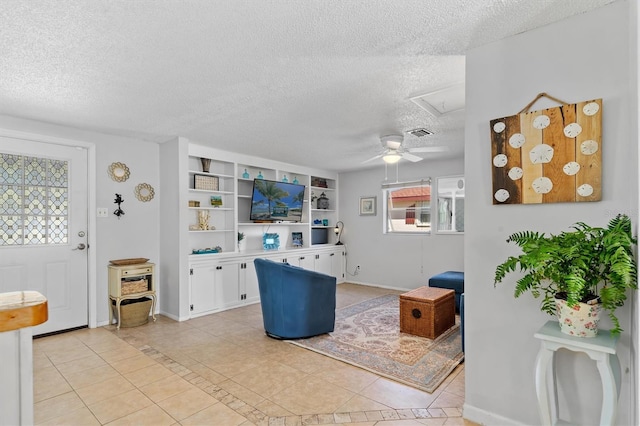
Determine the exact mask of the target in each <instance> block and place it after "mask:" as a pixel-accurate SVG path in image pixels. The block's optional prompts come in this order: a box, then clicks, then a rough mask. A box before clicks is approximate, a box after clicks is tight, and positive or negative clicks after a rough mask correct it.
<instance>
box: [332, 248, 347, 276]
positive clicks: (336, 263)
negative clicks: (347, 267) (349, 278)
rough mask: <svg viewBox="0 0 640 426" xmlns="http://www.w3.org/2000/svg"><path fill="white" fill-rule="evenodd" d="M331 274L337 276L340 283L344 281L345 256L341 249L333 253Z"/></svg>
mask: <svg viewBox="0 0 640 426" xmlns="http://www.w3.org/2000/svg"><path fill="white" fill-rule="evenodd" d="M330 257H331V275H333V276H334V277H336V280H337V281H338V282H339V283H340V282H342V281H344V268H343V267H342V264H343V261H344V257H343V256H342V252H341V251H336V252H334V253H331V255H330Z"/></svg>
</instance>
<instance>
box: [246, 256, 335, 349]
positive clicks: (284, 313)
mask: <svg viewBox="0 0 640 426" xmlns="http://www.w3.org/2000/svg"><path fill="white" fill-rule="evenodd" d="M253 263H254V265H255V267H256V275H257V277H258V287H259V289H260V305H262V321H263V324H264V331H265V332H266V333H267V336H269V337H273V338H275V339H296V338H301V337H311V336H316V335H318V334H323V333H330V332H332V331H333V329H334V326H335V319H336V278H335V277H332V276H330V275H325V274H321V273H319V272H314V271H310V270H307V269H303V268H299V267H297V266H291V265H289V264H287V263H282V262H274V261H271V260H266V259H255V260H254V261H253Z"/></svg>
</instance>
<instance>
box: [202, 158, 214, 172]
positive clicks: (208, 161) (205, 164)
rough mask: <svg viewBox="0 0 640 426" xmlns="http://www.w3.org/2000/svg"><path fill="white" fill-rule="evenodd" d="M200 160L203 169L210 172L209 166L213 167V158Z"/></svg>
mask: <svg viewBox="0 0 640 426" xmlns="http://www.w3.org/2000/svg"><path fill="white" fill-rule="evenodd" d="M200 162H201V163H202V171H203V172H205V173H209V167H211V158H200Z"/></svg>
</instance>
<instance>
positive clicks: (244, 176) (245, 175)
mask: <svg viewBox="0 0 640 426" xmlns="http://www.w3.org/2000/svg"><path fill="white" fill-rule="evenodd" d="M242 178H243V179H249V172H248V171H247V169H244V173H243V174H242Z"/></svg>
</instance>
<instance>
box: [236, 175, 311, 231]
mask: <svg viewBox="0 0 640 426" xmlns="http://www.w3.org/2000/svg"><path fill="white" fill-rule="evenodd" d="M304 188H305V187H304V185H299V184H296V183H289V182H276V181H273V180H266V179H254V180H253V193H252V195H251V213H250V215H249V219H251V220H254V221H279V220H282V221H286V222H301V221H302V210H303V205H304Z"/></svg>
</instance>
